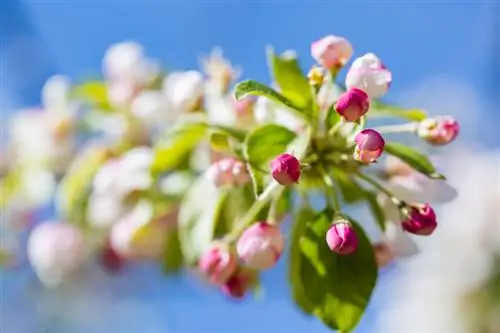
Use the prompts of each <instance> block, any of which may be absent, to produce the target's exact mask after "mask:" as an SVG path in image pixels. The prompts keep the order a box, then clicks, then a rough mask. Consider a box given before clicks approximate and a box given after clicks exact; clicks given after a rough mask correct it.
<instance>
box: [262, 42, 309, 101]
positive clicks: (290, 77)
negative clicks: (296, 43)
mask: <svg viewBox="0 0 500 333" xmlns="http://www.w3.org/2000/svg"><path fill="white" fill-rule="evenodd" d="M267 58H268V63H269V69H270V71H271V76H272V78H273V80H274V81H275V82H276V83H277V84H278V86H279V87H280V91H281V93H282V94H283V96H285V97H286V98H288V99H289V100H290V101H292V103H294V105H297V106H298V107H299V108H301V109H303V110H306V109H309V108H310V105H311V103H312V99H313V97H312V95H311V87H310V86H309V80H308V79H307V77H306V76H305V75H304V74H303V73H302V70H301V68H300V65H299V62H298V60H297V57H296V56H294V55H293V54H291V53H289V54H288V55H287V54H286V53H284V54H282V55H276V54H275V53H274V50H273V48H272V47H269V48H268V49H267Z"/></svg>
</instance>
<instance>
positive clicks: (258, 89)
mask: <svg viewBox="0 0 500 333" xmlns="http://www.w3.org/2000/svg"><path fill="white" fill-rule="evenodd" d="M234 89H235V90H234V97H235V98H236V99H237V100H242V99H243V98H245V97H246V96H248V95H256V96H264V97H267V98H269V99H271V100H273V101H275V102H278V103H281V104H283V105H285V106H287V107H289V108H290V109H291V110H295V114H296V115H298V116H300V117H302V118H305V119H307V116H306V113H305V111H304V110H303V109H302V108H300V107H299V106H297V105H295V104H294V103H293V102H292V101H290V100H289V99H288V98H286V97H285V96H283V95H282V94H280V93H279V92H277V91H276V90H274V89H273V88H271V87H268V86H266V85H264V84H262V83H259V82H257V81H253V80H246V81H243V82H240V83H238V84H237V85H236V87H235V88H234Z"/></svg>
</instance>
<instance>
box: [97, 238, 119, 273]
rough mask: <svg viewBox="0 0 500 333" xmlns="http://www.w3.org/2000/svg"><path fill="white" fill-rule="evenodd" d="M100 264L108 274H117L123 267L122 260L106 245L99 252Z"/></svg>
mask: <svg viewBox="0 0 500 333" xmlns="http://www.w3.org/2000/svg"><path fill="white" fill-rule="evenodd" d="M99 260H100V263H101V265H102V267H103V268H104V269H105V270H106V271H107V272H108V273H118V272H119V271H121V270H122V269H123V266H125V262H124V260H123V258H122V257H121V256H120V255H119V254H118V253H116V251H115V250H114V249H113V248H112V247H111V246H110V244H109V243H107V244H106V245H105V246H104V247H103V249H102V250H101V253H100V257H99Z"/></svg>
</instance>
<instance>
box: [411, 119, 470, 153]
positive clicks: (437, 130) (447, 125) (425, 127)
mask: <svg viewBox="0 0 500 333" xmlns="http://www.w3.org/2000/svg"><path fill="white" fill-rule="evenodd" d="M459 132H460V125H459V124H458V122H457V121H456V120H455V119H453V117H450V116H441V117H436V118H429V119H424V120H422V121H421V122H420V124H419V126H418V130H417V133H418V136H419V137H421V138H422V139H424V140H425V141H427V142H428V143H430V144H432V145H435V146H442V145H446V144H448V143H450V142H452V141H453V140H455V138H456V137H457V136H458V133H459Z"/></svg>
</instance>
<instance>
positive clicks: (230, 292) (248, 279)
mask: <svg viewBox="0 0 500 333" xmlns="http://www.w3.org/2000/svg"><path fill="white" fill-rule="evenodd" d="M256 280H257V277H256V273H255V272H252V271H250V270H248V269H244V268H240V269H238V271H237V272H236V273H235V274H233V276H231V277H230V278H229V280H227V281H226V283H224V284H223V285H222V286H221V291H222V293H223V294H224V295H226V296H228V297H231V298H236V299H241V298H243V297H244V296H245V295H246V293H247V292H248V291H249V290H250V289H252V288H253V287H254V285H255V282H256Z"/></svg>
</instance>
